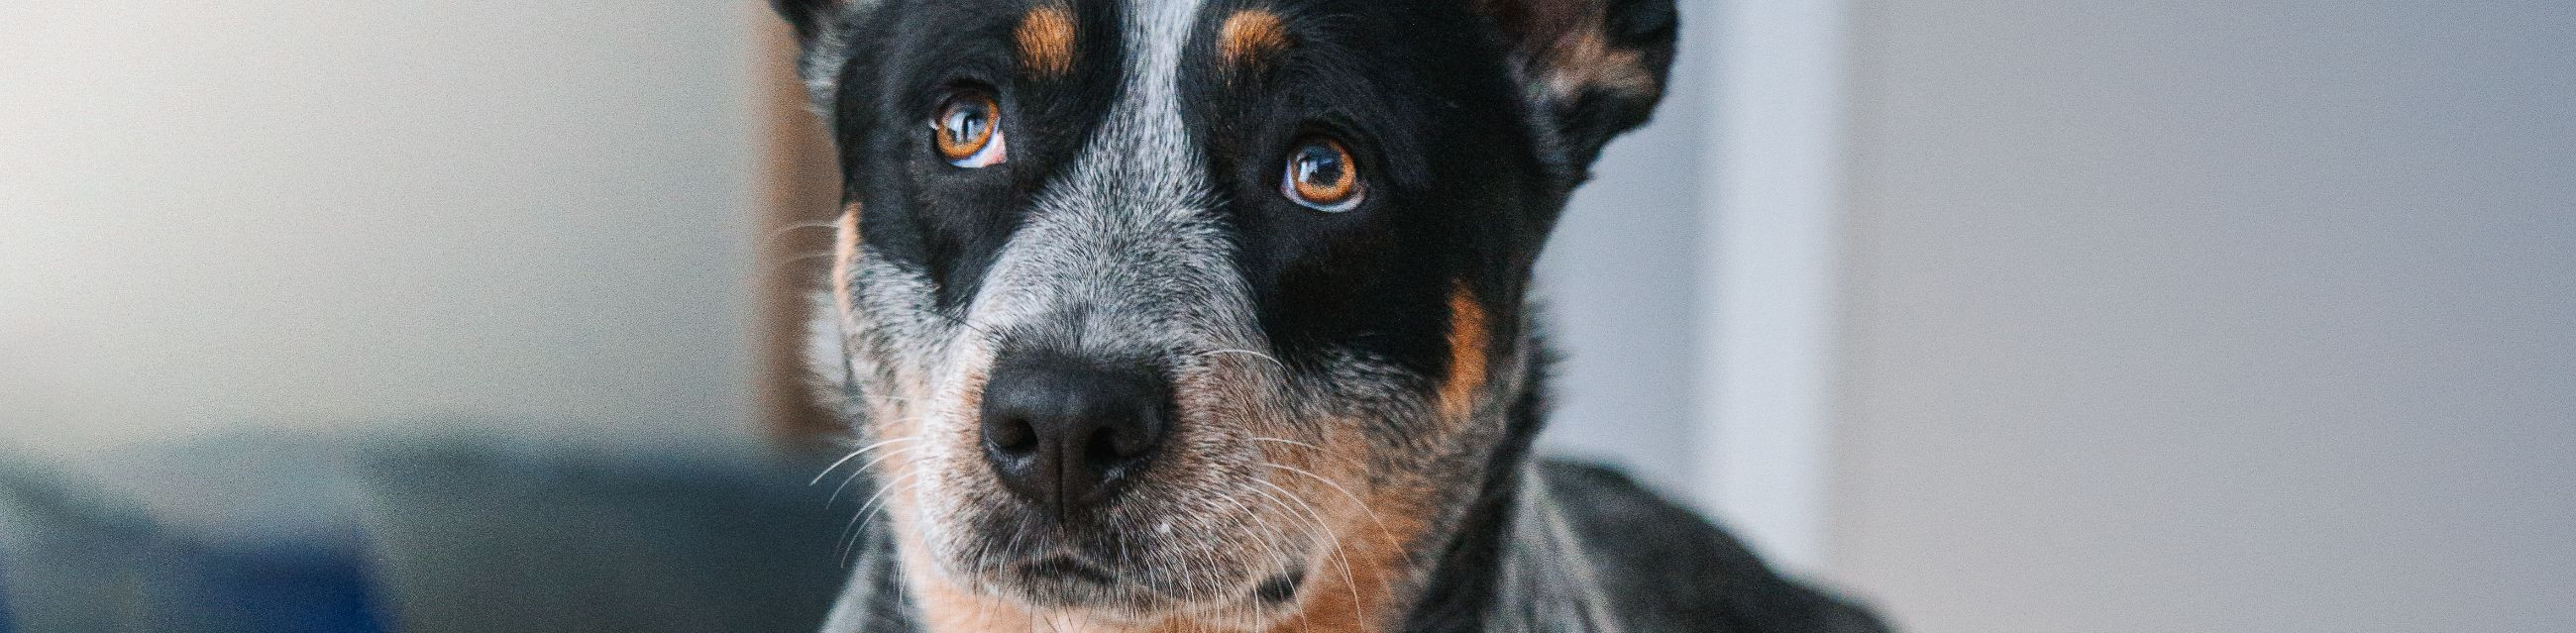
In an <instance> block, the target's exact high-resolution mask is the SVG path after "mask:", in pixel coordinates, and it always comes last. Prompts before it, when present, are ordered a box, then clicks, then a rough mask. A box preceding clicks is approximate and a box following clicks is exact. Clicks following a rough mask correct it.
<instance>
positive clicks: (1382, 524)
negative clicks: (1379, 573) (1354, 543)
mask: <svg viewBox="0 0 2576 633" xmlns="http://www.w3.org/2000/svg"><path fill="white" fill-rule="evenodd" d="M1262 465H1264V466H1269V467H1271V468H1278V469H1282V470H1286V471H1288V472H1292V473H1297V474H1300V475H1305V476H1306V477H1307V478H1309V479H1313V480H1315V481H1316V482H1318V483H1322V484H1324V485H1325V486H1329V487H1331V488H1332V489H1333V491H1334V492H1339V493H1342V496H1343V497H1346V498H1349V499H1350V500H1351V504H1352V505H1356V506H1359V509H1360V513H1362V514H1365V515H1367V516H1368V519H1369V522H1370V523H1375V524H1377V531H1378V535H1379V536H1380V537H1383V538H1385V539H1386V546H1387V547H1389V548H1392V549H1394V550H1395V551H1397V552H1401V553H1403V554H1404V562H1405V563H1406V564H1409V565H1418V564H1419V563H1418V562H1417V561H1415V560H1413V552H1410V551H1407V550H1406V549H1405V548H1404V543H1402V542H1400V541H1397V540H1396V538H1395V531H1394V530H1390V529H1387V527H1386V521H1385V520H1384V519H1381V518H1379V517H1378V515H1377V510H1376V509H1375V508H1370V507H1369V505H1368V502H1367V501H1362V500H1360V496H1359V495H1355V494H1351V491H1350V489H1348V488H1343V487H1342V485H1341V484H1337V483H1333V480H1331V479H1328V478H1325V477H1324V476H1323V475H1318V474H1315V473H1310V472H1306V470H1305V469H1302V468H1298V467H1295V466H1290V465H1287V464H1281V463H1276V462H1264V463H1262Z"/></svg>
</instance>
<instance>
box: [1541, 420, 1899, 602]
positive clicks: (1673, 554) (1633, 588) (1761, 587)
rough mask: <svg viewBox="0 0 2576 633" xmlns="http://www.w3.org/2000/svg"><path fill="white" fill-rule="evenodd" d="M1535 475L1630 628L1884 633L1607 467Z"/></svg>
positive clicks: (1565, 466)
mask: <svg viewBox="0 0 2576 633" xmlns="http://www.w3.org/2000/svg"><path fill="white" fill-rule="evenodd" d="M1539 475H1540V478H1541V479H1542V480H1543V482H1544V485H1546V486H1548V491H1549V492H1550V493H1551V494H1550V496H1551V497H1553V498H1554V500H1555V502H1556V503H1558V504H1559V505H1560V508H1561V509H1562V511H1563V516H1565V517H1566V522H1567V523H1568V526H1569V528H1570V529H1571V530H1572V531H1573V532H1574V533H1575V534H1574V536H1575V537H1576V539H1577V540H1579V541H1580V542H1581V543H1582V547H1583V550H1584V552H1585V553H1586V554H1587V555H1588V556H1589V558H1590V559H1591V560H1592V562H1593V564H1592V566H1591V567H1592V570H1593V574H1594V576H1595V582H1597V583H1599V585H1600V587H1601V589H1602V590H1603V592H1602V593H1603V595H1605V596H1608V597H1609V598H1610V599H1612V600H1614V601H1616V602H1617V603H1618V604H1617V605H1616V606H1615V608H1614V609H1613V610H1614V611H1616V612H1617V613H1619V614H1621V619H1622V620H1624V621H1625V622H1624V623H1625V624H1626V625H1627V626H1626V629H1627V630H1629V631H1760V632H1766V633H1769V632H1780V633H1790V632H1808V631H1815V632H1832V633H1870V632H1879V631H1885V630H1887V629H1886V627H1885V626H1884V625H1882V624H1880V623H1879V622H1878V621H1877V620H1876V619H1875V618H1873V617H1871V616H1870V615H1869V614H1868V612H1867V611H1865V610H1863V609H1861V608H1860V607H1858V606H1856V605H1854V604H1852V603H1850V602H1848V601H1846V600H1845V599H1843V598H1840V597H1837V596H1834V595H1832V594H1829V593H1826V592H1825V591H1822V590H1819V589H1816V588H1814V587H1810V586H1807V585H1804V584H1801V583H1799V582H1797V581H1795V580H1792V579H1789V578H1787V577H1784V576H1782V575H1781V574H1780V573H1778V572H1776V571H1774V570H1772V569H1771V568H1770V567H1769V566H1768V565H1765V564H1763V562H1762V560H1761V559H1760V558H1759V557H1757V556H1756V555H1754V553H1753V551H1752V550H1751V549H1749V548H1747V547H1745V545H1744V544H1743V543H1742V542H1740V541H1737V540H1736V539H1735V538H1734V537H1733V536H1731V535H1729V534H1727V533H1726V532H1725V531H1724V530H1722V529H1720V528H1719V527H1718V526H1717V525H1716V524H1714V523H1711V522H1709V521H1708V520H1706V519H1703V518H1701V517H1700V516H1699V515H1698V514H1696V513H1694V512H1692V511H1691V510H1690V509H1688V508H1684V507H1682V506H1680V505H1678V504H1675V503H1673V502H1672V501H1669V500H1666V499H1664V498H1663V497H1661V496H1658V495H1656V494H1655V493H1654V492H1652V491H1649V490H1647V489H1646V488H1645V487H1644V486H1641V485H1639V484H1637V482H1635V481H1634V480H1631V479H1629V478H1628V476H1627V475H1624V474H1621V473H1620V472H1618V471H1616V470H1612V469H1610V468H1606V467H1603V466H1599V465H1593V464H1584V463H1576V462H1565V461H1555V460H1550V461H1547V462H1544V463H1542V464H1541V465H1540V468H1539Z"/></svg>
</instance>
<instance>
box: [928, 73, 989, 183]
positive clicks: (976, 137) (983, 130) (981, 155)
mask: <svg viewBox="0 0 2576 633" xmlns="http://www.w3.org/2000/svg"><path fill="white" fill-rule="evenodd" d="M930 136H931V140H932V144H933V145H937V146H938V148H939V157H940V158H944V159H947V160H948V164H951V165H956V166H959V167H966V168H970V169H971V168H977V167H991V166H993V165H998V164H1001V163H1002V161H1003V160H1004V159H1005V158H1008V156H1007V155H1006V154H1007V152H1006V151H1005V150H1004V149H1003V148H1004V143H1003V142H1002V106H1001V104H999V103H994V102H993V97H992V96H991V95H987V94H984V93H980V92H964V93H958V94H957V95H956V96H952V97H949V98H948V101H947V102H946V103H944V104H941V105H940V106H939V115H938V116H937V117H934V118H932V119H931V120H930Z"/></svg>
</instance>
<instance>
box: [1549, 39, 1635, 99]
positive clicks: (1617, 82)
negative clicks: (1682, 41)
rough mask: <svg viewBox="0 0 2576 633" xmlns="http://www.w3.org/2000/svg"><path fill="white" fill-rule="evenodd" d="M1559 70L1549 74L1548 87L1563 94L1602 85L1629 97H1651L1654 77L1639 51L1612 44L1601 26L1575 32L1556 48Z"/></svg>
mask: <svg viewBox="0 0 2576 633" xmlns="http://www.w3.org/2000/svg"><path fill="white" fill-rule="evenodd" d="M1553 53H1554V55H1555V57H1556V64H1555V67H1556V72H1555V74H1554V75H1553V76H1551V77H1549V88H1550V89H1552V90H1554V91H1555V92H1556V93H1557V96H1560V97H1568V98H1571V97H1574V96H1576V95H1579V94H1582V92H1583V90H1584V89H1585V88H1601V89H1603V90H1609V91H1612V92H1617V93H1620V94H1623V95H1626V96H1630V97H1645V96H1652V95H1654V93H1655V76H1654V75H1653V74H1649V73H1647V72H1646V65H1645V63H1644V59H1643V57H1642V56H1640V55H1638V54H1637V52H1636V51H1631V50H1619V49H1613V48H1611V47H1610V42H1609V40H1606V39H1603V38H1602V37H1601V31H1600V29H1599V28H1598V27H1595V28H1590V29H1584V30H1580V31H1576V32H1575V34H1574V35H1573V36H1572V37H1570V38H1567V39H1566V41H1564V42H1561V43H1559V44H1558V45H1557V48H1556V50H1555V51H1553Z"/></svg>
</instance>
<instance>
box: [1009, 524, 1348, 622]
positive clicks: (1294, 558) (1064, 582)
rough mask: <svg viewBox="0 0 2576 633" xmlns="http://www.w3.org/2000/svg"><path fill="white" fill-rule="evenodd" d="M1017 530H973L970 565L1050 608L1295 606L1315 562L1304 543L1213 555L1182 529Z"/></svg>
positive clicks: (1012, 594) (1139, 613)
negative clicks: (1131, 531) (1124, 532)
mask: <svg viewBox="0 0 2576 633" xmlns="http://www.w3.org/2000/svg"><path fill="white" fill-rule="evenodd" d="M1018 528H1019V529H1015V530H975V531H974V536H973V539H974V540H975V541H978V542H979V543H977V544H975V545H973V546H972V547H973V548H974V549H972V550H970V551H974V552H977V554H970V555H969V556H970V557H976V558H982V560H980V561H973V562H969V563H968V564H967V565H965V567H966V569H967V570H968V571H969V576H970V577H972V578H973V579H974V580H975V584H976V585H978V586H980V587H982V588H983V591H984V592H986V593H989V594H993V595H997V596H1001V597H1007V598H1010V599H1013V600H1014V601H1017V602H1021V603H1024V604H1027V605H1030V606H1032V607H1039V608H1045V609H1061V610H1069V611H1081V612H1087V613H1095V614H1106V615H1126V616H1135V617H1139V618H1142V617H1146V616H1151V615H1153V614H1161V613H1176V612H1198V611H1241V610H1244V609H1255V610H1266V609H1271V608H1273V607H1278V606H1281V605H1286V604H1290V603H1293V602H1295V601H1296V599H1297V597H1298V595H1299V592H1300V591H1301V590H1303V589H1304V587H1305V584H1306V578H1307V576H1308V574H1309V570H1308V566H1309V565H1310V563H1311V561H1310V558H1311V557H1310V556H1307V550H1308V549H1309V548H1303V547H1297V548H1284V547H1272V546H1265V545H1258V544H1253V543H1244V542H1228V543H1226V546H1228V547H1230V548H1234V549H1231V550H1215V551H1211V550H1209V549H1204V548H1197V549H1193V548H1190V547H1189V544H1190V543H1189V542H1190V541H1192V536H1191V535H1188V534H1180V533H1160V534H1157V533H1154V531H1152V530H1147V531H1145V533H1144V534H1133V535H1126V536H1124V537H1122V536H1120V535H1118V534H1113V533H1103V532H1099V531H1095V530H1091V529H1084V530H1065V529H1064V528H1063V527H1061V526H1036V525H1025V524H1024V525H1021V526H1018ZM1176 532H1177V531H1176ZM1270 536H1273V537H1286V536H1288V535H1270Z"/></svg>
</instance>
